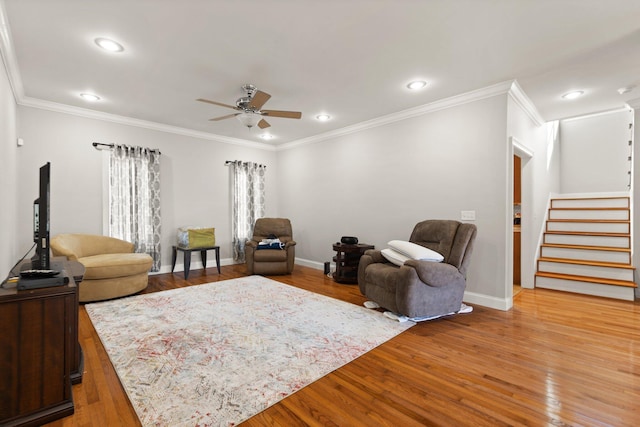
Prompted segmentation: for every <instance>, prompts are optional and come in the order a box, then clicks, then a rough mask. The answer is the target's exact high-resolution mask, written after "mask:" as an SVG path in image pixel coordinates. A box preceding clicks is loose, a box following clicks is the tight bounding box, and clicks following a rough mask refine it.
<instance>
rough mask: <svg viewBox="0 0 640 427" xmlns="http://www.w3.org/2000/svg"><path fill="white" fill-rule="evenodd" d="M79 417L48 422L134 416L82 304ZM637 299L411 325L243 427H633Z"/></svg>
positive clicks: (349, 294)
mask: <svg viewBox="0 0 640 427" xmlns="http://www.w3.org/2000/svg"><path fill="white" fill-rule="evenodd" d="M242 276H245V268H244V266H241V265H240V266H224V267H222V272H221V274H218V273H217V270H216V269H215V268H209V269H207V270H206V271H204V270H195V271H192V272H191V274H190V276H189V280H188V281H186V280H184V278H183V274H182V273H176V274H159V275H155V276H151V277H150V280H149V286H148V288H147V289H146V290H144V291H143V293H151V292H159V291H162V290H168V289H175V288H180V287H185V286H191V285H197V284H202V283H208V282H212V281H221V280H227V279H232V278H236V277H242ZM271 278H273V279H274V280H278V281H281V282H282V283H287V284H290V285H293V286H296V287H299V288H302V289H306V290H309V291H312V292H316V293H320V294H323V295H326V296H330V297H333V298H338V299H341V300H344V301H348V302H351V303H354V304H359V305H360V304H362V303H363V302H364V301H365V298H364V297H363V296H362V295H360V292H359V289H358V287H357V286H354V285H342V284H337V283H335V282H334V281H333V280H331V279H330V278H329V277H327V276H326V275H324V274H322V272H320V271H317V270H314V269H310V268H306V267H300V266H297V267H295V269H294V272H293V274H291V275H288V276H271ZM79 319H80V325H79V339H80V342H81V344H82V347H83V351H84V355H85V372H84V378H83V382H82V383H81V384H78V385H75V386H73V392H74V401H75V405H76V413H75V414H74V415H72V416H69V417H67V418H64V419H62V420H58V421H56V422H53V423H51V424H49V426H51V427H70V426H89V427H92V426H104V425H109V426H137V425H140V423H139V421H138V418H137V416H136V414H135V412H134V410H133V407H132V406H131V404H130V402H129V400H128V398H127V396H126V393H125V392H124V390H123V388H122V385H121V384H120V381H119V379H118V377H117V375H116V373H115V370H114V369H113V367H112V365H111V362H110V361H109V358H108V355H107V354H106V352H105V350H104V347H103V346H102V343H101V342H100V339H99V337H98V336H97V334H96V332H95V329H94V328H93V325H92V324H91V320H90V319H89V317H88V315H87V313H86V310H85V308H84V306H81V307H80V311H79ZM638 402H640V305H638V304H637V303H635V302H629V301H619V300H612V299H605V298H599V297H593V296H588V295H578V294H573V293H563V292H558V291H552V290H546V289H536V290H530V289H523V290H522V291H521V292H520V293H519V294H518V296H517V297H516V298H515V299H514V307H513V309H512V310H510V311H508V312H504V311H498V310H492V309H488V308H484V307H479V306H476V307H474V311H473V312H472V313H470V314H465V315H458V316H452V317H448V318H443V319H439V320H435V321H431V322H424V323H420V324H418V325H416V326H414V327H412V328H410V329H409V330H407V331H405V332H403V333H402V334H400V335H398V336H397V337H395V338H393V339H391V340H389V341H387V342H386V343H384V344H382V345H381V346H379V347H377V348H375V349H373V350H372V351H370V352H369V353H367V354H365V355H363V356H361V357H360V358H358V359H356V360H355V361H353V362H351V363H349V364H347V365H345V366H344V367H342V368H340V369H338V370H336V371H334V372H333V373H331V374H329V375H327V376H325V377H324V378H322V379H320V380H318V381H316V382H314V383H313V384H311V385H309V386H307V387H305V388H303V389H302V390H300V391H298V392H297V393H295V394H293V395H291V396H289V397H288V398H286V399H284V400H283V401H281V402H279V403H277V404H275V405H273V406H272V407H270V408H268V409H266V410H265V411H263V412H262V413H260V414H258V415H256V416H254V417H253V418H251V419H249V420H247V421H246V422H245V423H243V424H242V425H243V426H287V427H288V426H346V425H376V426H384V425H389V426H397V425H403V426H413V425H415V426H418V425H421V426H441V425H445V426H446V425H455V426H462V425H473V426H501V425H504V426H538V425H559V426H614V425H615V426H635V425H637V424H638V423H640V411H638V410H637V405H638Z"/></svg>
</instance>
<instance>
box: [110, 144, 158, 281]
mask: <svg viewBox="0 0 640 427" xmlns="http://www.w3.org/2000/svg"><path fill="white" fill-rule="evenodd" d="M109 235H110V236H111V237H116V238H118V239H122V240H126V241H128V242H132V243H133V244H134V245H135V251H136V252H141V253H148V254H149V255H151V257H152V258H153V266H152V267H151V271H160V259H161V258H160V152H159V151H158V150H151V149H148V148H144V147H129V146H126V145H114V147H113V149H112V150H111V156H110V158H109Z"/></svg>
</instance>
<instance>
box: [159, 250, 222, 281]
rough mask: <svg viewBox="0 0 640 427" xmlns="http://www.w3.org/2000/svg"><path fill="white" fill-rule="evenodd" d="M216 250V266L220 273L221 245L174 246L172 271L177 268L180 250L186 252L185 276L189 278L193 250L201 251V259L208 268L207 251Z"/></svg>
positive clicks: (204, 266)
mask: <svg viewBox="0 0 640 427" xmlns="http://www.w3.org/2000/svg"><path fill="white" fill-rule="evenodd" d="M211 250H213V251H216V266H217V267H218V274H220V246H207V247H206V248H193V249H190V248H182V247H180V246H173V255H172V265H171V272H172V273H173V270H174V269H175V268H176V258H177V256H178V251H182V252H184V278H185V279H188V278H189V269H190V268H191V252H193V251H198V252H200V259H202V267H203V268H207V251H211Z"/></svg>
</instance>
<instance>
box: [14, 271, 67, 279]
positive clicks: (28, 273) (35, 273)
mask: <svg viewBox="0 0 640 427" xmlns="http://www.w3.org/2000/svg"><path fill="white" fill-rule="evenodd" d="M58 274H60V272H59V271H57V270H22V271H21V272H20V277H25V278H37V277H53V276H56V275H58Z"/></svg>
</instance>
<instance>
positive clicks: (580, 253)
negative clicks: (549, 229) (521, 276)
mask: <svg viewBox="0 0 640 427" xmlns="http://www.w3.org/2000/svg"><path fill="white" fill-rule="evenodd" d="M540 255H541V256H543V257H545V258H565V259H576V260H589V261H599V262H616V263H619V264H630V263H631V254H630V253H629V252H617V251H602V250H597V249H593V250H591V249H575V248H553V247H548V246H543V247H542V250H541V252H540Z"/></svg>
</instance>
